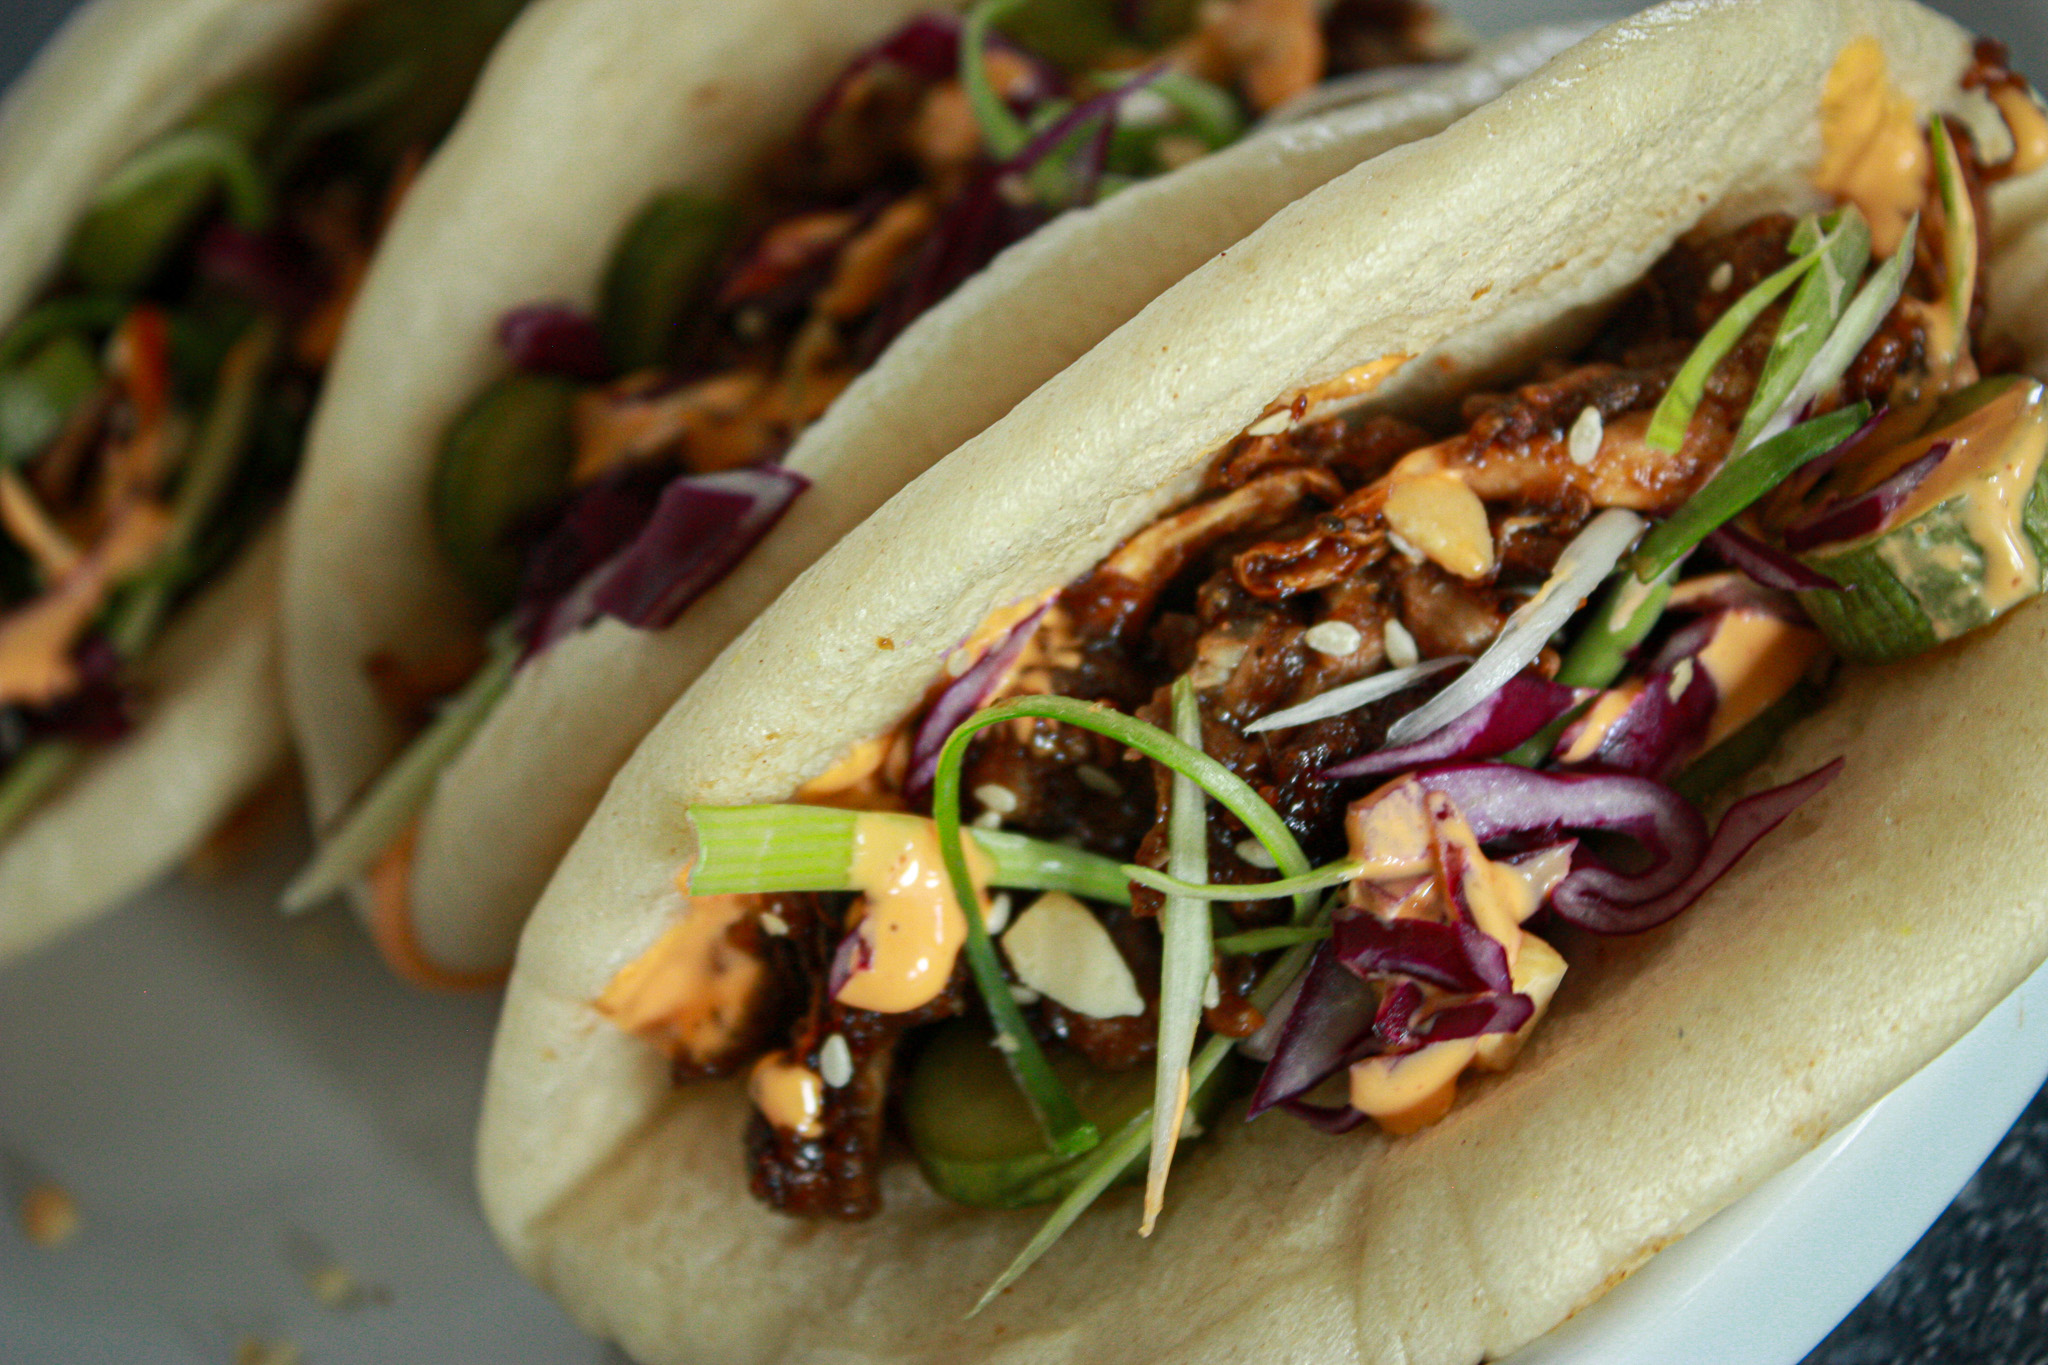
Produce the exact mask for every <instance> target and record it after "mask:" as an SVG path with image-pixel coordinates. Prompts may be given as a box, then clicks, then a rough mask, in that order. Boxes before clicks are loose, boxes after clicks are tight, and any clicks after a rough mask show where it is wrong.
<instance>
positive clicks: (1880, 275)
mask: <svg viewBox="0 0 2048 1365" xmlns="http://www.w3.org/2000/svg"><path fill="white" fill-rule="evenodd" d="M1919 231H1920V216H1919V215H1918V214H1915V215H1913V217H1912V218H1911V219H1910V220H1908V221H1907V223H1906V234H1905V236H1904V237H1903V238H1901V239H1900V241H1899V247H1898V250H1896V251H1894V252H1893V253H1892V254H1891V258H1890V259H1889V260H1887V261H1886V262H1885V263H1884V264H1883V265H1881V266H1879V267H1878V268H1877V270H1876V272H1875V273H1874V274H1872V275H1871V277H1870V279H1869V280H1868V281H1866V282H1865V283H1864V286H1863V287H1862V288H1861V289H1859V290H1857V291H1856V297H1855V298H1854V299H1852V300H1851V301H1850V303H1849V306H1848V307H1847V308H1845V309H1843V310H1842V320H1841V321H1840V322H1838V323H1836V324H1835V330H1834V331H1832V332H1830V333H1828V339H1827V341H1826V342H1825V343H1824V344H1823V345H1822V346H1821V348H1820V351H1819V353H1818V354H1816V355H1815V356H1814V358H1813V361H1812V363H1811V364H1809V365H1808V366H1807V367H1806V373H1805V374H1803V375H1801V376H1800V377H1799V383H1798V384H1797V386H1795V387H1794V388H1793V390H1792V396H1791V397H1790V398H1788V399H1786V400H1785V404H1784V406H1783V407H1781V408H1780V409H1779V410H1778V414H1777V416H1776V417H1774V418H1772V419H1771V420H1770V421H1769V422H1768V423H1766V424H1765V425H1764V427H1763V432H1762V434H1763V435H1765V436H1775V435H1776V434H1777V433H1778V432H1780V431H1783V430H1784V429H1785V428H1786V427H1787V426H1789V425H1790V424H1791V420H1792V416H1793V414H1795V413H1797V412H1799V411H1800V410H1802V409H1803V408H1805V406H1806V405H1807V404H1808V403H1810V402H1812V401H1813V399H1814V398H1816V397H1818V396H1819V394H1820V392H1821V390H1823V389H1825V388H1827V387H1828V386H1830V385H1832V384H1834V383H1835V382H1836V381H1837V380H1839V379H1840V378H1841V377H1842V376H1843V375H1845V374H1847V373H1848V372H1849V366H1850V365H1851V364H1852V363H1853V362H1854V361H1855V359H1856V356H1857V354H1858V353H1859V352H1861V351H1862V349H1863V347H1864V346H1865V345H1866V344H1867V343H1868V342H1869V341H1870V339H1871V338H1872V337H1873V336H1875V335H1877V329H1878V328H1879V327H1880V326H1882V325H1883V323H1884V320H1885V317H1886V315H1887V314H1889V313H1890V312H1891V311H1892V306H1893V305H1894V304H1896V303H1897V302H1898V301H1899V295H1900V294H1902V293H1904V292H1905V289H1906V274H1907V272H1908V271H1909V270H1911V269H1912V266H1913V243H1914V241H1915V239H1916V238H1917V237H1918V236H1919ZM1965 325H1967V324H1965Z"/></svg>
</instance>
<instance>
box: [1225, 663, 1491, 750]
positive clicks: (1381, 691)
mask: <svg viewBox="0 0 2048 1365" xmlns="http://www.w3.org/2000/svg"><path fill="white" fill-rule="evenodd" d="M1464 662H1466V656H1465V655H1463V654H1448V655H1445V656H1444V657H1443V658H1441V659H1431V660H1429V661H1428V662H1427V663H1419V664H1414V665H1411V666H1410V667H1408V668H1396V669H1391V670H1389V671H1388V672H1385V673H1375V674H1373V675H1372V676H1371V677H1370V678H1360V679H1359V680H1358V681H1357V682H1354V683H1345V684H1344V685H1343V686H1342V687H1333V688H1331V689H1330V690H1329V691H1327V692H1325V693H1323V694H1322V695H1321V696H1319V697H1311V698H1309V699H1308V700H1307V701H1305V702H1303V703H1302V704H1301V705H1299V706H1290V707H1288V708H1287V709H1286V710H1285V711H1275V712H1274V713H1273V714H1272V715H1270V716H1261V717H1259V718H1258V719H1257V720H1255V721H1253V722H1252V723H1251V724H1250V725H1247V726H1245V727H1244V732H1245V733H1246V734H1248V735H1257V734H1263V733H1265V732H1266V731H1268V730H1287V729H1291V728H1292V727H1294V726H1296V725H1307V724H1308V723H1309V722H1310V721H1316V720H1327V719H1329V718H1330V717H1331V716H1341V715H1343V714H1344V713H1345V712H1346V711H1356V710H1357V709H1358V708H1359V707H1361V706H1367V705H1370V704H1371V703H1373V702H1376V701H1379V700H1380V699H1381V698H1383V697H1391V696H1393V695H1394V694H1395V693H1396V692H1402V691H1405V690H1407V689H1408V688H1410V687H1413V686H1414V685H1415V684H1416V683H1419V682H1421V681H1422V680H1423V679H1424V678H1427V677H1429V676H1431V675H1432V674H1436V673H1441V672H1443V671H1444V670H1445V669H1447V668H1451V667H1454V666H1456V665H1458V664H1461V663H1464Z"/></svg>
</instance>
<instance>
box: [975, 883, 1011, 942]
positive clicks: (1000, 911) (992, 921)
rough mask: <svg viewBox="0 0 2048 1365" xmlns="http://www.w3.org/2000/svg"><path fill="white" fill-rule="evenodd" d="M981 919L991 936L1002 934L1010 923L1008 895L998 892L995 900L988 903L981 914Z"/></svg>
mask: <svg viewBox="0 0 2048 1365" xmlns="http://www.w3.org/2000/svg"><path fill="white" fill-rule="evenodd" d="M981 918H982V923H984V924H986V925H987V926H988V931H989V932H990V933H991V934H1000V933H1001V932H1003V929H1004V928H1005V926H1007V925H1008V924H1009V922H1010V893H1009V892H1007V891H1003V892H998V893H997V895H996V898H995V899H994V900H992V901H990V902H989V903H988V909H987V910H986V911H984V912H983V913H982V917H981Z"/></svg>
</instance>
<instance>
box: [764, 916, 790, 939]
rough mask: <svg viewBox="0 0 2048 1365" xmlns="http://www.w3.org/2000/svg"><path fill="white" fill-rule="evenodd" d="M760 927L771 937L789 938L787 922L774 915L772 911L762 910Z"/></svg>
mask: <svg viewBox="0 0 2048 1365" xmlns="http://www.w3.org/2000/svg"><path fill="white" fill-rule="evenodd" d="M761 927H762V928H763V929H766V930H767V931H768V933H769V934H770V935H771V936H772V937H775V938H788V937H789V921H788V920H786V919H784V918H783V917H782V916H780V915H778V914H776V913H775V912H774V911H773V910H763V911H762V912H761Z"/></svg>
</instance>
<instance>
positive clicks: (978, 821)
mask: <svg viewBox="0 0 2048 1365" xmlns="http://www.w3.org/2000/svg"><path fill="white" fill-rule="evenodd" d="M973 823H974V827H975V828H976V829H1001V828H1002V827H1003V817H1002V816H1000V815H997V814H996V813H995V812H994V811H992V810H985V811H983V812H982V813H981V814H979V815H977V816H975V817H974V822H973Z"/></svg>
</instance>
